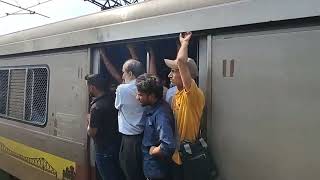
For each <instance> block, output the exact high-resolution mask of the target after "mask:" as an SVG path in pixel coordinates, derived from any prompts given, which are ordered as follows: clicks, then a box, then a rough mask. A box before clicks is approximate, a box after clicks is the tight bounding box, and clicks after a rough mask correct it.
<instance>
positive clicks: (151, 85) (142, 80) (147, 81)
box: [136, 73, 163, 99]
mask: <svg viewBox="0 0 320 180" xmlns="http://www.w3.org/2000/svg"><path fill="white" fill-rule="evenodd" d="M136 86H137V89H138V91H139V92H142V93H146V94H148V95H151V94H153V95H154V96H155V97H156V98H157V99H161V98H162V97H163V86H162V83H161V81H160V79H159V78H158V77H157V76H156V75H152V74H147V73H145V74H142V75H140V76H138V78H137V79H136Z"/></svg>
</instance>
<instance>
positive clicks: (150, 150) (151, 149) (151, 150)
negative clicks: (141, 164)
mask: <svg viewBox="0 0 320 180" xmlns="http://www.w3.org/2000/svg"><path fill="white" fill-rule="evenodd" d="M155 148H156V146H151V147H150V149H149V154H150V155H153V150H154V149H155Z"/></svg>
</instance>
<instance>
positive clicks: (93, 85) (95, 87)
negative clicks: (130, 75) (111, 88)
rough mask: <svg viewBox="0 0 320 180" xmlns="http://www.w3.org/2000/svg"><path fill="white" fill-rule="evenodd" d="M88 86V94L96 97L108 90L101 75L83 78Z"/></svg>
mask: <svg viewBox="0 0 320 180" xmlns="http://www.w3.org/2000/svg"><path fill="white" fill-rule="evenodd" d="M85 80H87V84H88V90H89V94H90V95H91V96H94V97H97V96H99V95H100V94H103V93H104V92H106V91H107V89H108V82H107V80H106V78H104V77H103V76H102V75H101V74H91V75H87V76H86V77H85Z"/></svg>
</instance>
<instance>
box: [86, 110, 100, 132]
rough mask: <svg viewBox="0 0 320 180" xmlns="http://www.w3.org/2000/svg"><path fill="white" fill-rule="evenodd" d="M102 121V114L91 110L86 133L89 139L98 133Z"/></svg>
mask: <svg viewBox="0 0 320 180" xmlns="http://www.w3.org/2000/svg"><path fill="white" fill-rule="evenodd" d="M102 121H103V112H102V111H101V110H99V109H96V108H93V109H92V110H91V113H90V118H89V123H88V127H87V133H88V135H89V136H90V137H95V136H96V135H97V132H98V127H99V126H100V123H101V122H102Z"/></svg>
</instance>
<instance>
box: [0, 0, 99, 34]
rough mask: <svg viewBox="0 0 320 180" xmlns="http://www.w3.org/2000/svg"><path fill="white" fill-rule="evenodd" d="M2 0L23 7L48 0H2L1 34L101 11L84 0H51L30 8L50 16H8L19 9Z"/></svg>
mask: <svg viewBox="0 0 320 180" xmlns="http://www.w3.org/2000/svg"><path fill="white" fill-rule="evenodd" d="M1 1H5V2H9V3H11V4H15V5H18V6H21V7H30V6H33V5H35V4H38V3H39V2H40V3H41V2H45V1H48V0H0V35H4V34H9V33H12V32H16V31H21V30H23V29H29V28H32V27H36V26H41V25H44V24H49V23H53V22H57V21H61V20H65V19H70V18H74V17H78V16H82V15H86V14H91V13H95V12H99V11H100V8H99V7H98V6H95V5H94V4H92V3H90V2H88V1H84V0H51V1H49V2H47V3H44V4H41V5H39V6H36V7H34V8H31V9H30V10H32V11H35V12H36V13H40V14H43V15H45V16H48V17H50V18H46V17H43V16H40V15H37V14H32V15H30V14H24V15H9V16H6V13H14V12H16V11H18V10H19V9H18V8H15V7H11V6H9V5H6V4H5V3H2V2H1ZM26 12H27V11H21V12H20V13H26Z"/></svg>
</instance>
